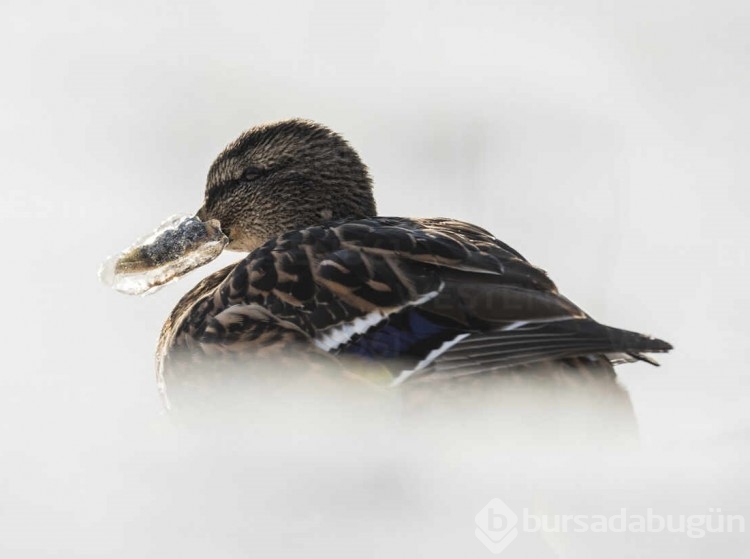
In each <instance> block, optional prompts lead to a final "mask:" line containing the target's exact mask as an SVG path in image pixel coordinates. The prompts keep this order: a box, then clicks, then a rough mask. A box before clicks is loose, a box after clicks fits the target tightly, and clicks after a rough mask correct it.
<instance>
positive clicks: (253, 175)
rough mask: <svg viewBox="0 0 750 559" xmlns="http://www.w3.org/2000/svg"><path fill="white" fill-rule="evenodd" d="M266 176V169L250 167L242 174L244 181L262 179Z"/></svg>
mask: <svg viewBox="0 0 750 559" xmlns="http://www.w3.org/2000/svg"><path fill="white" fill-rule="evenodd" d="M265 174H266V171H265V170H264V169H259V168H258V167H248V168H247V169H245V172H244V173H242V179H243V180H246V181H251V180H255V179H257V178H258V177H262V176H263V175H265Z"/></svg>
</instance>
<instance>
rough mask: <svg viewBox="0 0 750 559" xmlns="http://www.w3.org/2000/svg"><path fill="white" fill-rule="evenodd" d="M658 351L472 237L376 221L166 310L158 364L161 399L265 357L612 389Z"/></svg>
mask: <svg viewBox="0 0 750 559" xmlns="http://www.w3.org/2000/svg"><path fill="white" fill-rule="evenodd" d="M669 347H670V346H669V345H668V344H666V343H665V342H662V341H660V340H655V339H653V338H649V337H646V336H642V335H640V334H635V333H632V332H627V331H623V330H617V329H614V328H609V327H607V326H603V325H601V324H599V323H597V322H596V321H594V320H593V319H591V318H590V317H589V316H588V315H587V314H586V313H584V312H583V311H582V310H581V309H580V308H578V307H577V306H576V305H574V304H573V303H571V302H570V301H569V300H568V299H566V298H565V297H563V296H561V295H560V294H559V293H558V291H557V288H556V287H555V285H554V283H553V282H552V281H551V280H550V279H549V278H548V277H547V275H546V274H545V273H544V272H543V271H542V270H540V269H538V268H536V267H534V266H533V265H531V264H529V263H528V262H527V261H526V260H525V259H524V258H523V257H522V256H521V255H520V254H519V253H517V252H516V251H515V250H513V249H511V248H510V247H508V246H507V245H505V244H504V243H502V242H501V241H499V240H497V239H496V238H495V237H493V236H492V235H491V234H490V233H488V232H487V231H485V230H483V229H481V228H479V227H477V226H474V225H471V224H468V223H463V222H460V221H454V220H449V219H406V218H390V217H375V218H368V219H356V220H342V221H339V222H334V223H328V224H323V225H319V226H313V227H307V228H304V229H300V230H296V231H291V232H288V233H285V234H283V235H281V236H279V237H277V238H274V239H272V240H270V241H268V242H266V243H265V244H264V245H263V246H262V247H260V248H258V249H256V250H254V251H253V252H251V253H250V254H249V255H248V256H247V257H246V258H245V259H244V260H242V261H241V262H239V263H238V264H237V265H234V266H230V267H228V268H225V269H223V270H220V271H218V272H216V273H215V274H213V275H212V276H210V277H209V278H207V279H206V280H204V281H203V282H201V283H200V284H199V285H198V286H197V287H196V288H195V289H194V290H192V291H191V292H190V293H188V294H187V295H186V296H185V297H184V298H183V300H182V301H181V302H180V303H179V304H178V306H177V307H176V308H175V310H174V311H173V313H172V315H171V317H170V319H169V320H168V321H167V323H166V324H165V326H164V329H163V331H162V336H161V339H160V343H159V350H158V359H159V376H160V384H161V385H162V386H166V387H167V389H168V390H169V389H170V387H174V386H183V385H184V384H185V382H187V383H188V384H192V385H196V378H195V375H199V376H201V375H205V374H207V373H206V369H207V368H208V369H212V370H213V369H214V368H215V367H216V366H217V364H218V366H219V368H228V367H230V368H233V369H235V370H236V367H237V366H238V365H242V364H243V363H244V364H245V366H246V374H248V375H252V374H253V364H255V365H256V368H261V367H262V365H261V363H263V360H262V358H263V357H269V358H272V359H277V360H279V359H281V360H289V359H297V358H298V359H304V360H310V359H311V360H317V361H318V362H320V361H321V360H322V362H323V363H328V364H329V365H330V364H332V363H334V362H335V363H336V364H337V365H341V369H342V370H345V369H348V368H349V369H350V368H351V364H352V362H353V361H361V362H364V363H377V364H379V365H382V366H383V367H384V370H385V371H387V375H386V377H385V378H383V377H382V376H381V381H385V383H387V384H389V385H390V386H393V387H395V386H399V385H402V384H409V385H413V384H415V383H420V382H427V381H441V382H442V383H448V382H450V383H452V384H454V385H455V384H456V379H464V380H463V381H462V383H461V384H463V385H466V384H467V382H466V381H469V382H473V381H474V379H475V378H478V377H489V376H490V375H492V374H493V373H502V374H508V373H513V372H516V373H518V372H519V371H520V372H524V371H525V373H524V374H534V373H533V371H539V370H541V369H542V368H544V367H545V364H549V363H555V362H556V363H558V364H560V366H561V369H560V370H562V371H563V373H565V374H571V373H574V374H579V375H581V376H582V377H585V376H587V375H588V376H590V375H592V374H594V375H598V376H599V377H605V379H606V381H607V382H613V381H614V373H613V371H612V367H611V364H610V363H611V361H613V360H622V359H626V360H627V359H630V360H633V359H643V358H644V357H643V355H642V354H641V352H644V351H665V350H667V349H669ZM324 355H325V358H324V357H323V356H324ZM329 356H330V357H332V359H330V360H329V359H327V357H329ZM304 364H305V366H306V365H307V361H304ZM530 366H531V367H530ZM285 368H286V369H288V367H281V369H275V370H276V372H277V374H278V375H284V374H286V372H285ZM592 371H593V373H592ZM467 377H473V378H471V379H469V378H467ZM437 390H440V389H439V388H438V389H437ZM178 391H181V389H178Z"/></svg>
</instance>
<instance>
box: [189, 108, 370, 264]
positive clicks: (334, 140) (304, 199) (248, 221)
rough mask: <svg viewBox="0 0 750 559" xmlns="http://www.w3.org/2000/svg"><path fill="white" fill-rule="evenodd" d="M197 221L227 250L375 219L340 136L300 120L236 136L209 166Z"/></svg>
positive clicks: (358, 167) (362, 177) (364, 179)
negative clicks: (211, 227) (213, 225)
mask: <svg viewBox="0 0 750 559" xmlns="http://www.w3.org/2000/svg"><path fill="white" fill-rule="evenodd" d="M196 215H197V217H198V218H199V219H201V220H202V221H209V220H217V221H218V222H219V224H220V227H221V230H222V232H223V233H224V234H225V235H226V236H227V237H228V238H229V244H228V245H227V248H229V249H231V250H238V251H250V250H253V249H255V248H257V247H258V246H259V245H261V244H262V243H263V242H265V241H266V240H268V239H269V238H271V237H274V236H276V235H279V234H281V233H283V232H285V231H289V230H292V229H297V228H301V227H308V226H311V225H315V224H319V223H322V222H324V221H327V220H331V219H343V218H362V217H370V216H374V215H376V211H375V201H374V199H373V196H372V183H371V180H370V176H369V174H368V171H367V167H366V166H365V165H364V164H363V163H362V161H361V160H360V158H359V155H357V152H356V151H354V149H353V148H352V147H351V146H350V145H349V143H348V142H347V141H346V140H344V139H343V138H342V137H341V136H339V135H338V134H336V133H335V132H332V131H331V130H329V129H328V128H326V127H325V126H323V125H321V124H317V123H314V122H311V121H307V120H299V119H295V120H286V121H282V122H277V123H273V124H266V125H263V126H258V127H256V128H252V129H250V130H248V131H247V132H244V133H243V134H242V135H241V136H240V137H239V138H237V139H236V140H235V141H234V142H232V143H231V144H229V145H228V146H227V147H226V149H225V150H224V151H223V152H221V154H220V155H219V156H218V157H217V158H216V161H214V162H213V164H212V165H211V168H210V170H209V172H208V179H207V182H206V193H205V199H204V202H203V206H202V207H201V208H200V210H198V212H197V214H196Z"/></svg>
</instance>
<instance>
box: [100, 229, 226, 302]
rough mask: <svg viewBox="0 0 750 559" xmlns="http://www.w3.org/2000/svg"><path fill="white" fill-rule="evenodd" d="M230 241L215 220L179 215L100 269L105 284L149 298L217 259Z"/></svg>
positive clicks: (110, 259) (113, 257) (123, 291)
mask: <svg viewBox="0 0 750 559" xmlns="http://www.w3.org/2000/svg"><path fill="white" fill-rule="evenodd" d="M228 240H229V239H228V238H227V237H226V235H224V233H222V232H221V228H220V227H219V222H218V221H216V220H209V221H201V220H200V219H198V218H197V217H195V216H186V215H176V216H173V217H171V218H169V219H168V220H166V221H165V222H164V223H162V224H161V225H160V226H159V227H158V228H157V229H156V230H155V231H154V232H153V233H151V234H150V235H148V236H146V237H143V238H142V239H139V240H138V241H136V242H135V243H134V244H133V245H132V246H131V247H130V248H128V249H127V250H125V251H123V252H122V253H120V254H118V255H115V256H112V257H110V258H108V259H107V260H106V261H105V262H104V264H102V267H101V268H100V269H99V278H100V279H101V281H102V282H103V283H105V284H106V285H108V286H110V287H112V288H114V289H116V290H117V291H120V292H122V293H127V294H129V295H146V294H148V293H153V292H154V291H156V290H157V289H159V288H161V287H162V286H164V285H166V284H167V283H170V282H172V281H175V280H177V279H179V278H180V277H182V276H184V275H185V274H187V273H188V272H190V271H191V270H194V269H195V268H198V267H200V266H203V265H204V264H207V263H209V262H211V261H212V260H213V259H215V258H216V257H217V256H219V254H221V251H222V250H224V247H225V246H226V244H227V242H228Z"/></svg>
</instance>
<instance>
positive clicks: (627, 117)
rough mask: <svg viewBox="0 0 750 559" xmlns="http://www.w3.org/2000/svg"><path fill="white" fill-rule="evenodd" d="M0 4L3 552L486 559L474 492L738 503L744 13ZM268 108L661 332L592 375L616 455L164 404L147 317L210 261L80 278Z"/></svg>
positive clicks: (744, 273)
mask: <svg viewBox="0 0 750 559" xmlns="http://www.w3.org/2000/svg"><path fill="white" fill-rule="evenodd" d="M3 13H4V16H5V17H3V18H2V20H0V42H1V43H2V47H3V48H2V51H1V52H2V55H0V56H2V62H3V68H4V78H5V79H4V80H3V82H4V83H3V87H2V89H1V90H0V98H1V99H2V104H0V107H1V108H0V110H2V119H1V120H0V122H2V127H1V128H0V129H1V130H2V136H1V138H0V141H1V142H2V150H0V158H2V166H1V167H0V168H1V169H2V178H3V188H2V204H0V215H1V216H2V221H0V223H2V225H1V227H2V232H3V238H4V239H5V253H6V262H5V266H4V268H3V270H4V272H3V274H2V279H1V280H0V281H2V284H1V285H2V287H3V294H4V308H5V310H6V313H5V326H4V328H3V334H4V335H3V340H4V343H3V348H4V350H5V351H4V366H3V368H2V373H1V374H0V443H1V445H2V446H1V447H0V448H1V449H2V456H1V457H0V458H1V460H2V461H1V462H0V474H1V475H2V479H3V481H4V485H3V489H2V493H0V552H2V553H1V554H2V556H3V557H6V556H7V557H43V556H48V555H57V556H63V557H78V556H112V557H156V556H157V555H164V554H166V555H168V556H172V555H175V556H177V555H181V556H184V557H203V556H207V555H211V556H217V557H247V556H250V555H253V554H259V555H261V556H265V555H276V556H293V555H299V554H303V553H305V554H309V555H311V556H316V555H320V556H324V555H327V556H330V555H344V554H346V555H359V556H368V557H369V556H372V557H376V556H382V555H384V554H386V553H390V554H393V555H395V556H414V555H417V554H419V555H427V554H432V555H435V556H456V555H461V556H470V557H489V556H491V554H490V552H489V551H488V550H487V549H486V548H485V547H484V546H483V545H482V544H481V543H480V542H479V541H478V539H477V538H476V537H475V535H474V530H475V526H474V520H475V515H476V514H477V513H478V512H479V511H480V509H482V507H483V506H484V505H485V504H486V503H487V502H488V501H489V500H490V499H492V498H494V497H498V498H501V499H502V500H503V501H505V502H506V504H507V505H508V506H509V507H511V508H512V509H513V510H515V511H516V512H517V513H518V514H519V516H520V515H521V510H522V509H523V508H524V507H528V508H529V509H531V510H532V511H537V514H542V513H547V514H554V513H557V514H603V515H612V514H615V513H617V512H618V511H619V510H620V508H622V507H627V508H628V511H629V512H630V513H634V514H645V510H646V509H647V508H648V507H651V508H653V509H654V510H655V511H657V512H660V513H661V514H664V515H667V514H672V515H680V514H684V515H690V514H694V515H700V514H709V513H708V512H707V511H708V510H709V508H714V509H715V508H721V509H722V511H723V512H726V513H727V514H742V515H744V516H745V517H746V518H750V505H749V504H748V503H749V502H750V500H749V499H748V497H750V484H748V481H747V474H746V472H747V467H748V461H749V460H748V458H750V426H748V419H750V411H748V405H747V398H748V393H749V391H750V380H749V379H748V375H747V369H748V367H747V364H746V352H747V336H748V326H747V318H746V317H747V316H748V311H750V301H749V300H748V296H747V288H746V283H747V278H748V272H750V264H749V262H748V258H747V249H746V246H745V243H746V242H745V239H746V238H747V236H748V235H747V233H748V231H747V229H748V227H747V225H746V221H745V213H746V211H747V210H746V209H747V207H748V193H747V188H746V185H747V183H748V179H749V178H750V172H749V171H750V169H749V164H748V162H747V158H746V157H745V154H746V153H747V151H748V148H749V147H750V146H749V145H748V144H749V143H750V142H749V139H750V138H749V137H748V132H747V130H748V129H749V126H748V125H749V124H750V122H748V120H750V119H749V116H750V113H749V112H748V109H747V102H746V100H747V98H748V94H750V91H749V89H750V88H748V85H750V84H749V83H748V82H749V81H750V75H749V74H748V73H747V67H748V62H749V60H748V58H750V55H748V52H750V50H749V47H750V45H748V41H749V39H748V34H747V32H746V24H747V22H748V17H750V11H749V10H748V7H747V6H746V5H745V4H742V3H739V2H710V3H709V2H698V3H691V4H690V5H689V6H687V5H685V4H684V3H680V2H666V1H657V2H648V3H646V2H643V3H639V2H635V3H632V2H630V3H621V4H619V5H618V6H616V7H614V6H602V5H601V4H600V3H595V2H574V3H572V4H571V3H568V4H566V5H565V6H561V5H559V4H558V3H552V2H549V3H546V2H534V3H528V2H507V3H495V2H468V3H462V4H460V5H459V4H457V3H455V4H451V3H445V2H397V3H396V2H375V3H368V4H363V5H359V4H355V3H343V2H342V3H336V2H315V3H302V2H299V3H284V2H280V3H275V4H270V3H268V4H262V5H261V4H257V5H256V4H251V3H239V2H229V3H226V4H222V5H208V4H205V5H204V4H203V3H198V2H187V3H186V2H182V3H174V4H173V5H172V6H165V5H164V4H159V5H152V4H151V3H146V2H140V3H139V2H132V3H127V5H125V4H115V3H112V4H110V5H107V4H101V3H94V2H89V3H87V2H81V3H72V2H47V3H45V2H38V3H33V4H25V3H19V2H6V3H5V4H4V12H3ZM290 116H303V117H307V118H312V119H315V120H318V121H321V122H324V123H326V124H328V125H329V126H331V127H332V128H334V129H335V130H337V131H339V132H341V133H343V134H344V135H345V136H346V137H347V138H349V139H350V141H351V142H352V143H353V145H354V146H355V147H356V148H357V149H358V150H359V152H360V154H361V155H362V157H363V159H364V160H365V161H366V162H367V163H368V164H369V165H370V168H371V170H372V172H373V176H374V178H375V182H376V196H377V199H378V201H379V210H380V212H381V214H383V215H415V216H437V215H450V216H451V217H456V218H460V219H465V220H469V221H472V222H475V223H477V224H479V225H481V226H484V227H486V228H488V229H490V230H492V231H493V232H494V233H496V234H497V236H498V237H500V238H502V239H503V240H504V241H506V242H508V243H510V244H511V245H512V246H514V247H515V248H516V249H518V250H519V251H520V252H521V253H522V254H524V255H525V256H526V257H527V258H529V259H530V260H531V261H533V262H535V263H536V264H538V265H540V266H542V267H543V268H545V269H547V270H549V271H550V274H551V276H552V277H553V279H554V280H555V281H556V282H557V283H558V285H559V286H560V288H561V291H562V292H563V293H565V294H566V295H567V296H568V297H570V298H571V299H572V300H573V301H575V302H576V303H578V304H579V305H581V306H582V307H583V308H584V309H586V310H587V311H588V312H590V313H591V314H592V315H593V316H594V317H596V318H597V319H599V320H601V321H602V322H604V323H607V324H611V325H614V326H618V327H623V328H630V329H633V330H638V331H646V332H649V333H653V334H654V335H657V336H659V337H662V338H664V339H666V340H668V341H670V342H671V343H673V344H674V346H675V348H676V349H675V351H674V352H673V353H672V354H670V355H667V356H663V357H661V359H660V361H661V362H662V364H663V366H662V367H661V368H659V369H654V368H651V367H649V366H648V365H645V364H633V365H628V366H624V367H621V368H620V369H619V371H620V378H621V380H622V382H623V384H624V385H625V386H627V388H628V389H629V391H630V394H631V398H632V401H633V405H634V408H635V412H636V415H637V417H638V422H639V430H640V440H641V443H640V448H639V449H635V450H634V449H622V450H613V449H609V450H607V451H601V450H597V449H588V450H587V449H576V450H575V451H570V452H565V451H563V450H561V449H559V448H554V449H548V448H545V447H543V448H533V445H531V446H532V448H523V449H518V448H515V447H514V445H509V447H510V450H508V448H507V447H506V446H504V445H502V444H497V443H495V442H493V443H492V444H487V441H486V440H484V439H481V438H479V437H472V435H471V432H467V431H466V430H461V429H458V430H457V431H453V430H447V432H446V433H445V435H444V436H440V435H441V433H440V432H438V435H434V434H433V435H430V436H427V435H424V434H420V437H419V438H417V439H415V437H414V435H413V434H412V433H410V432H407V433H406V434H401V427H400V424H399V423H398V421H396V420H395V419H394V425H390V426H387V427H383V426H382V425H380V424H378V423H375V425H373V424H372V423H370V422H369V421H368V420H367V418H365V419H363V420H361V421H359V420H358V421H354V420H352V421H351V422H348V423H346V422H338V423H339V424H342V423H346V424H345V425H344V426H343V427H342V428H341V429H340V430H337V429H335V428H333V427H330V426H327V427H325V428H324V427H321V426H317V425H315V424H313V425H309V424H308V423H305V424H304V428H303V427H302V424H303V422H302V421H301V420H300V422H299V423H298V422H295V421H294V419H295V417H297V415H298V414H301V410H300V406H297V405H295V404H294V403H293V402H289V403H287V405H286V406H285V405H283V404H284V403H280V407H279V419H277V418H274V417H272V416H269V417H268V423H267V424H263V425H261V426H260V427H259V428H258V429H257V430H256V431H252V430H248V429H247V428H245V426H243V428H241V429H237V430H234V429H231V430H225V429H216V428H210V427H207V428H206V429H207V430H203V431H195V430H190V429H185V428H183V427H179V426H175V425H174V424H173V423H172V422H171V420H169V419H168V418H167V417H165V416H163V415H162V414H161V412H160V404H159V400H158V396H157V394H156V387H155V381H154V374H153V351H154V348H155V344H156V337H157V334H158V331H159V328H160V327H161V323H162V321H163V320H164V318H165V317H166V316H167V314H168V312H169V310H170V309H171V307H172V306H173V305H174V304H175V302H176V301H177V299H178V298H179V297H180V295H181V294H182V293H184V292H185V291H187V289H188V288H189V287H191V286H192V285H193V284H194V283H195V282H197V281H198V279H199V278H200V277H201V276H202V274H203V273H208V271H209V269H206V270H205V272H201V271H198V272H192V273H191V274H190V275H189V276H188V277H187V278H185V279H183V280H181V281H180V282H178V283H176V284H174V285H171V286H169V287H167V288H165V289H163V290H162V291H161V292H159V293H157V294H155V295H153V296H151V297H148V298H138V297H126V296H123V295H120V294H117V293H115V292H113V291H111V290H108V289H106V288H105V287H104V286H102V285H100V284H99V282H98V280H97V277H96V271H97V268H98V266H99V264H100V263H101V261H102V260H103V259H104V258H105V257H106V256H107V255H109V254H112V253H114V252H116V251H117V250H119V249H121V248H123V247H125V246H127V245H128V244H129V243H130V242H131V241H132V240H133V239H134V238H136V237H137V236H138V235H140V234H143V233H145V232H148V231H150V230H152V229H153V228H154V227H155V226H156V225H158V223H159V222H160V221H161V220H162V219H163V218H164V217H165V216H168V215H172V214H174V213H189V212H194V211H195V210H196V209H197V208H198V207H199V206H200V204H201V201H202V189H203V180H204V177H205V175H206V172H207V169H208V166H209V164H210V163H211V161H212V159H213V157H214V156H215V155H216V154H217V153H218V152H219V150H220V149H221V148H222V147H223V146H224V145H225V144H226V143H228V142H229V141H231V140H232V139H233V138H234V137H235V136H236V135H237V134H239V132H241V131H242V130H243V129H244V128H246V127H248V126H250V125H252V124H255V123H260V122H264V121H268V120H273V119H278V118H286V117H290ZM234 257H235V258H238V256H234ZM232 258H233V256H232V255H231V254H229V255H227V254H225V255H222V256H221V257H220V258H219V259H218V260H217V261H216V262H213V263H212V264H211V265H210V266H209V268H210V269H216V268H217V267H218V266H220V265H224V264H227V263H228V262H230V261H231V260H232ZM281 417H283V420H282V419H280V418H281ZM299 417H300V418H304V417H305V416H304V414H301V415H299ZM323 425H325V422H324V423H323ZM477 439H479V440H477ZM540 511H542V512H540ZM747 538H748V536H747V534H737V533H733V534H708V535H706V536H705V537H703V538H689V537H687V536H686V535H684V534H669V533H655V534H640V533H628V532H626V533H591V532H588V533H566V534H545V535H544V537H542V535H541V534H539V533H521V534H520V535H519V536H518V538H517V539H516V540H515V541H513V542H512V543H511V544H510V545H509V546H508V548H507V549H506V550H505V551H503V556H507V557H524V556H530V555H534V556H541V557H545V556H555V554H557V555H559V556H564V557H568V556H569V557H600V556H602V554H603V553H606V554H607V555H608V556H615V557H632V556H634V555H640V556H647V557H666V556H675V557H704V556H714V555H721V556H726V557H732V556H741V555H742V553H743V551H744V550H745V549H747V545H748V540H747Z"/></svg>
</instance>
